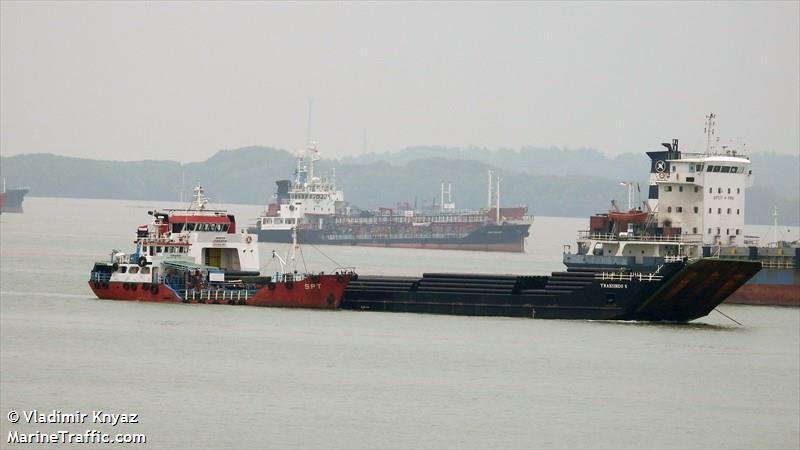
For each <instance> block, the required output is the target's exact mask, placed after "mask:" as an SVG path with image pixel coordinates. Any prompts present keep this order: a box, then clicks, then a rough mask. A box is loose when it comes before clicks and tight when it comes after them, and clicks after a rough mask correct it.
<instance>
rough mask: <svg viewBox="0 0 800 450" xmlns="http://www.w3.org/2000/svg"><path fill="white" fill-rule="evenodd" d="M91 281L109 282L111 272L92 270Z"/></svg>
mask: <svg viewBox="0 0 800 450" xmlns="http://www.w3.org/2000/svg"><path fill="white" fill-rule="evenodd" d="M89 278H90V280H89V281H98V282H108V281H109V280H110V279H111V274H110V273H108V272H92V275H91V276H90V277H89Z"/></svg>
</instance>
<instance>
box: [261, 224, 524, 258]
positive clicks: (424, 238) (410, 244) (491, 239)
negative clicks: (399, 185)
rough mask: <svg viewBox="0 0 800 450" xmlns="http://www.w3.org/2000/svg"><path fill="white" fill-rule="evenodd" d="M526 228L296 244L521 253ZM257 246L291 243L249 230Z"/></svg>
mask: <svg viewBox="0 0 800 450" xmlns="http://www.w3.org/2000/svg"><path fill="white" fill-rule="evenodd" d="M529 228H530V224H503V225H484V226H481V227H480V228H478V229H476V230H474V231H472V232H470V233H468V234H466V235H458V234H456V235H440V234H434V233H425V232H420V233H415V234H408V233H405V234H398V235H391V234H388V235H387V234H366V235H362V234H358V235H353V234H345V233H341V232H337V231H335V230H334V231H327V230H301V231H300V233H299V237H300V239H299V240H300V242H301V243H307V244H326V245H353V246H364V247H398V248H427V249H447V250H473V251H494V252H516V253H521V252H524V251H525V238H526V237H527V236H528V229H529ZM248 232H250V233H251V234H257V235H258V240H259V241H260V242H277V243H283V244H289V243H291V242H292V233H291V230H262V229H258V228H254V227H251V228H249V229H248Z"/></svg>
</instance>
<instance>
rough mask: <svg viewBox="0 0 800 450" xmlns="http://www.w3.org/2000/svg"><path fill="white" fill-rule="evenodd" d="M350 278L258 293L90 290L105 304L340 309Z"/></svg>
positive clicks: (93, 285) (141, 287)
mask: <svg viewBox="0 0 800 450" xmlns="http://www.w3.org/2000/svg"><path fill="white" fill-rule="evenodd" d="M317 278H318V281H317ZM351 278H352V275H351V274H344V275H319V276H318V277H314V278H313V279H312V278H308V279H305V280H303V281H296V282H294V283H276V284H269V285H264V286H262V287H260V288H259V289H257V290H256V291H255V292H253V291H245V290H235V289H226V290H223V289H202V290H196V289H189V290H182V291H180V292H177V291H175V290H173V289H172V288H170V287H169V286H166V285H164V284H163V283H162V284H159V285H152V284H150V283H122V282H98V281H90V282H89V288H90V289H91V290H92V292H94V294H95V295H96V296H97V298H100V299H104V300H127V301H141V302H162V303H167V302H171V303H181V302H182V303H211V304H229V305H250V306H271V307H284V308H316V309H338V308H339V305H340V304H341V302H342V296H343V295H344V289H345V288H346V287H347V284H348V283H349V282H350V280H351ZM154 286H155V287H154Z"/></svg>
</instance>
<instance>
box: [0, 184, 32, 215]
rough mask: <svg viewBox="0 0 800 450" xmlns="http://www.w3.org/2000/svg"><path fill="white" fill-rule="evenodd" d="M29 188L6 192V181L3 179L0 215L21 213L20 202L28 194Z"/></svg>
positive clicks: (0, 193)
mask: <svg viewBox="0 0 800 450" xmlns="http://www.w3.org/2000/svg"><path fill="white" fill-rule="evenodd" d="M30 190H31V189H30V188H29V187H19V188H15V189H10V190H6V179H5V178H3V190H2V191H0V213H21V212H22V201H23V200H25V195H26V194H27V193H28V192H30Z"/></svg>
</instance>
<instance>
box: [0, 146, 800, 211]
mask: <svg viewBox="0 0 800 450" xmlns="http://www.w3.org/2000/svg"><path fill="white" fill-rule="evenodd" d="M752 159H753V171H754V173H755V174H756V185H755V186H754V187H753V188H752V189H750V190H749V191H748V194H747V202H748V203H747V211H746V213H747V217H748V222H750V223H771V220H772V219H771V212H772V207H773V205H777V206H778V208H779V209H780V210H781V222H782V223H786V224H798V223H800V206H799V205H798V204H799V203H800V175H799V173H800V158H799V157H797V156H791V155H778V154H762V155H754V156H753V157H752ZM294 165H295V162H294V158H293V156H292V155H291V154H290V153H288V152H286V151H283V150H276V149H272V148H265V147H246V148H241V149H237V150H225V151H220V152H218V153H217V154H215V155H214V156H213V157H211V158H209V159H208V160H205V161H201V162H194V163H188V164H180V163H178V162H175V161H136V162H123V161H100V160H90V159H80V158H68V157H63V156H57V155H51V154H29V155H18V156H13V157H2V158H0V174H2V176H3V177H6V179H7V184H8V185H9V186H16V185H28V186H30V187H31V193H30V195H33V196H47V197H78V198H120V199H144V200H167V201H169V200H176V201H177V200H178V199H180V192H181V187H182V186H183V189H184V193H185V194H184V195H185V197H186V195H188V193H189V192H190V190H191V187H192V186H193V185H194V184H195V183H198V182H199V183H202V184H203V185H204V186H205V187H206V192H207V193H208V194H209V196H210V197H211V199H212V201H214V202H219V203H251V204H265V203H267V202H268V201H269V200H270V199H271V197H272V194H273V192H274V190H275V189H274V187H275V181H276V180H278V179H285V178H291V176H292V172H293V170H294ZM334 168H335V170H336V177H337V184H338V185H339V186H340V187H341V188H342V189H343V190H344V192H345V199H346V200H348V201H349V202H350V203H352V204H355V205H358V206H360V207H362V208H375V207H379V206H388V207H393V206H395V205H396V204H397V203H398V202H409V203H411V204H413V203H415V202H416V203H417V204H418V205H420V206H421V205H423V204H430V203H431V202H432V201H433V199H434V198H435V197H436V198H437V201H438V196H439V185H440V183H441V182H442V181H449V182H451V183H452V184H453V199H454V200H455V202H456V205H457V207H460V208H476V207H481V206H484V205H485V204H486V177H487V170H488V169H492V170H494V171H495V172H496V173H498V174H499V175H500V177H502V203H503V204H505V205H518V204H526V205H528V206H529V209H530V211H531V212H532V213H533V214H537V215H554V216H587V215H589V214H591V213H594V212H598V211H602V210H605V209H607V208H608V206H609V204H610V200H611V199H612V198H616V199H617V200H618V201H619V203H620V205H624V204H625V202H626V199H627V192H626V190H625V188H622V187H620V186H619V185H618V181H619V180H623V179H626V180H633V181H638V182H640V183H641V187H642V198H643V199H644V198H645V197H646V192H647V189H646V184H647V170H648V162H647V157H646V156H645V155H644V154H643V153H642V154H626V155H621V156H619V157H616V158H607V157H606V156H604V155H603V154H602V153H600V152H598V151H595V150H559V149H535V148H524V149H520V150H498V151H488V150H479V149H450V148H443V147H415V148H410V149H406V150H402V151H400V152H396V153H388V154H367V155H364V156H360V157H354V158H353V157H350V158H343V159H340V160H324V161H322V162H321V163H320V164H319V166H318V169H319V170H320V171H322V172H330V171H331V170H332V169H334Z"/></svg>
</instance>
